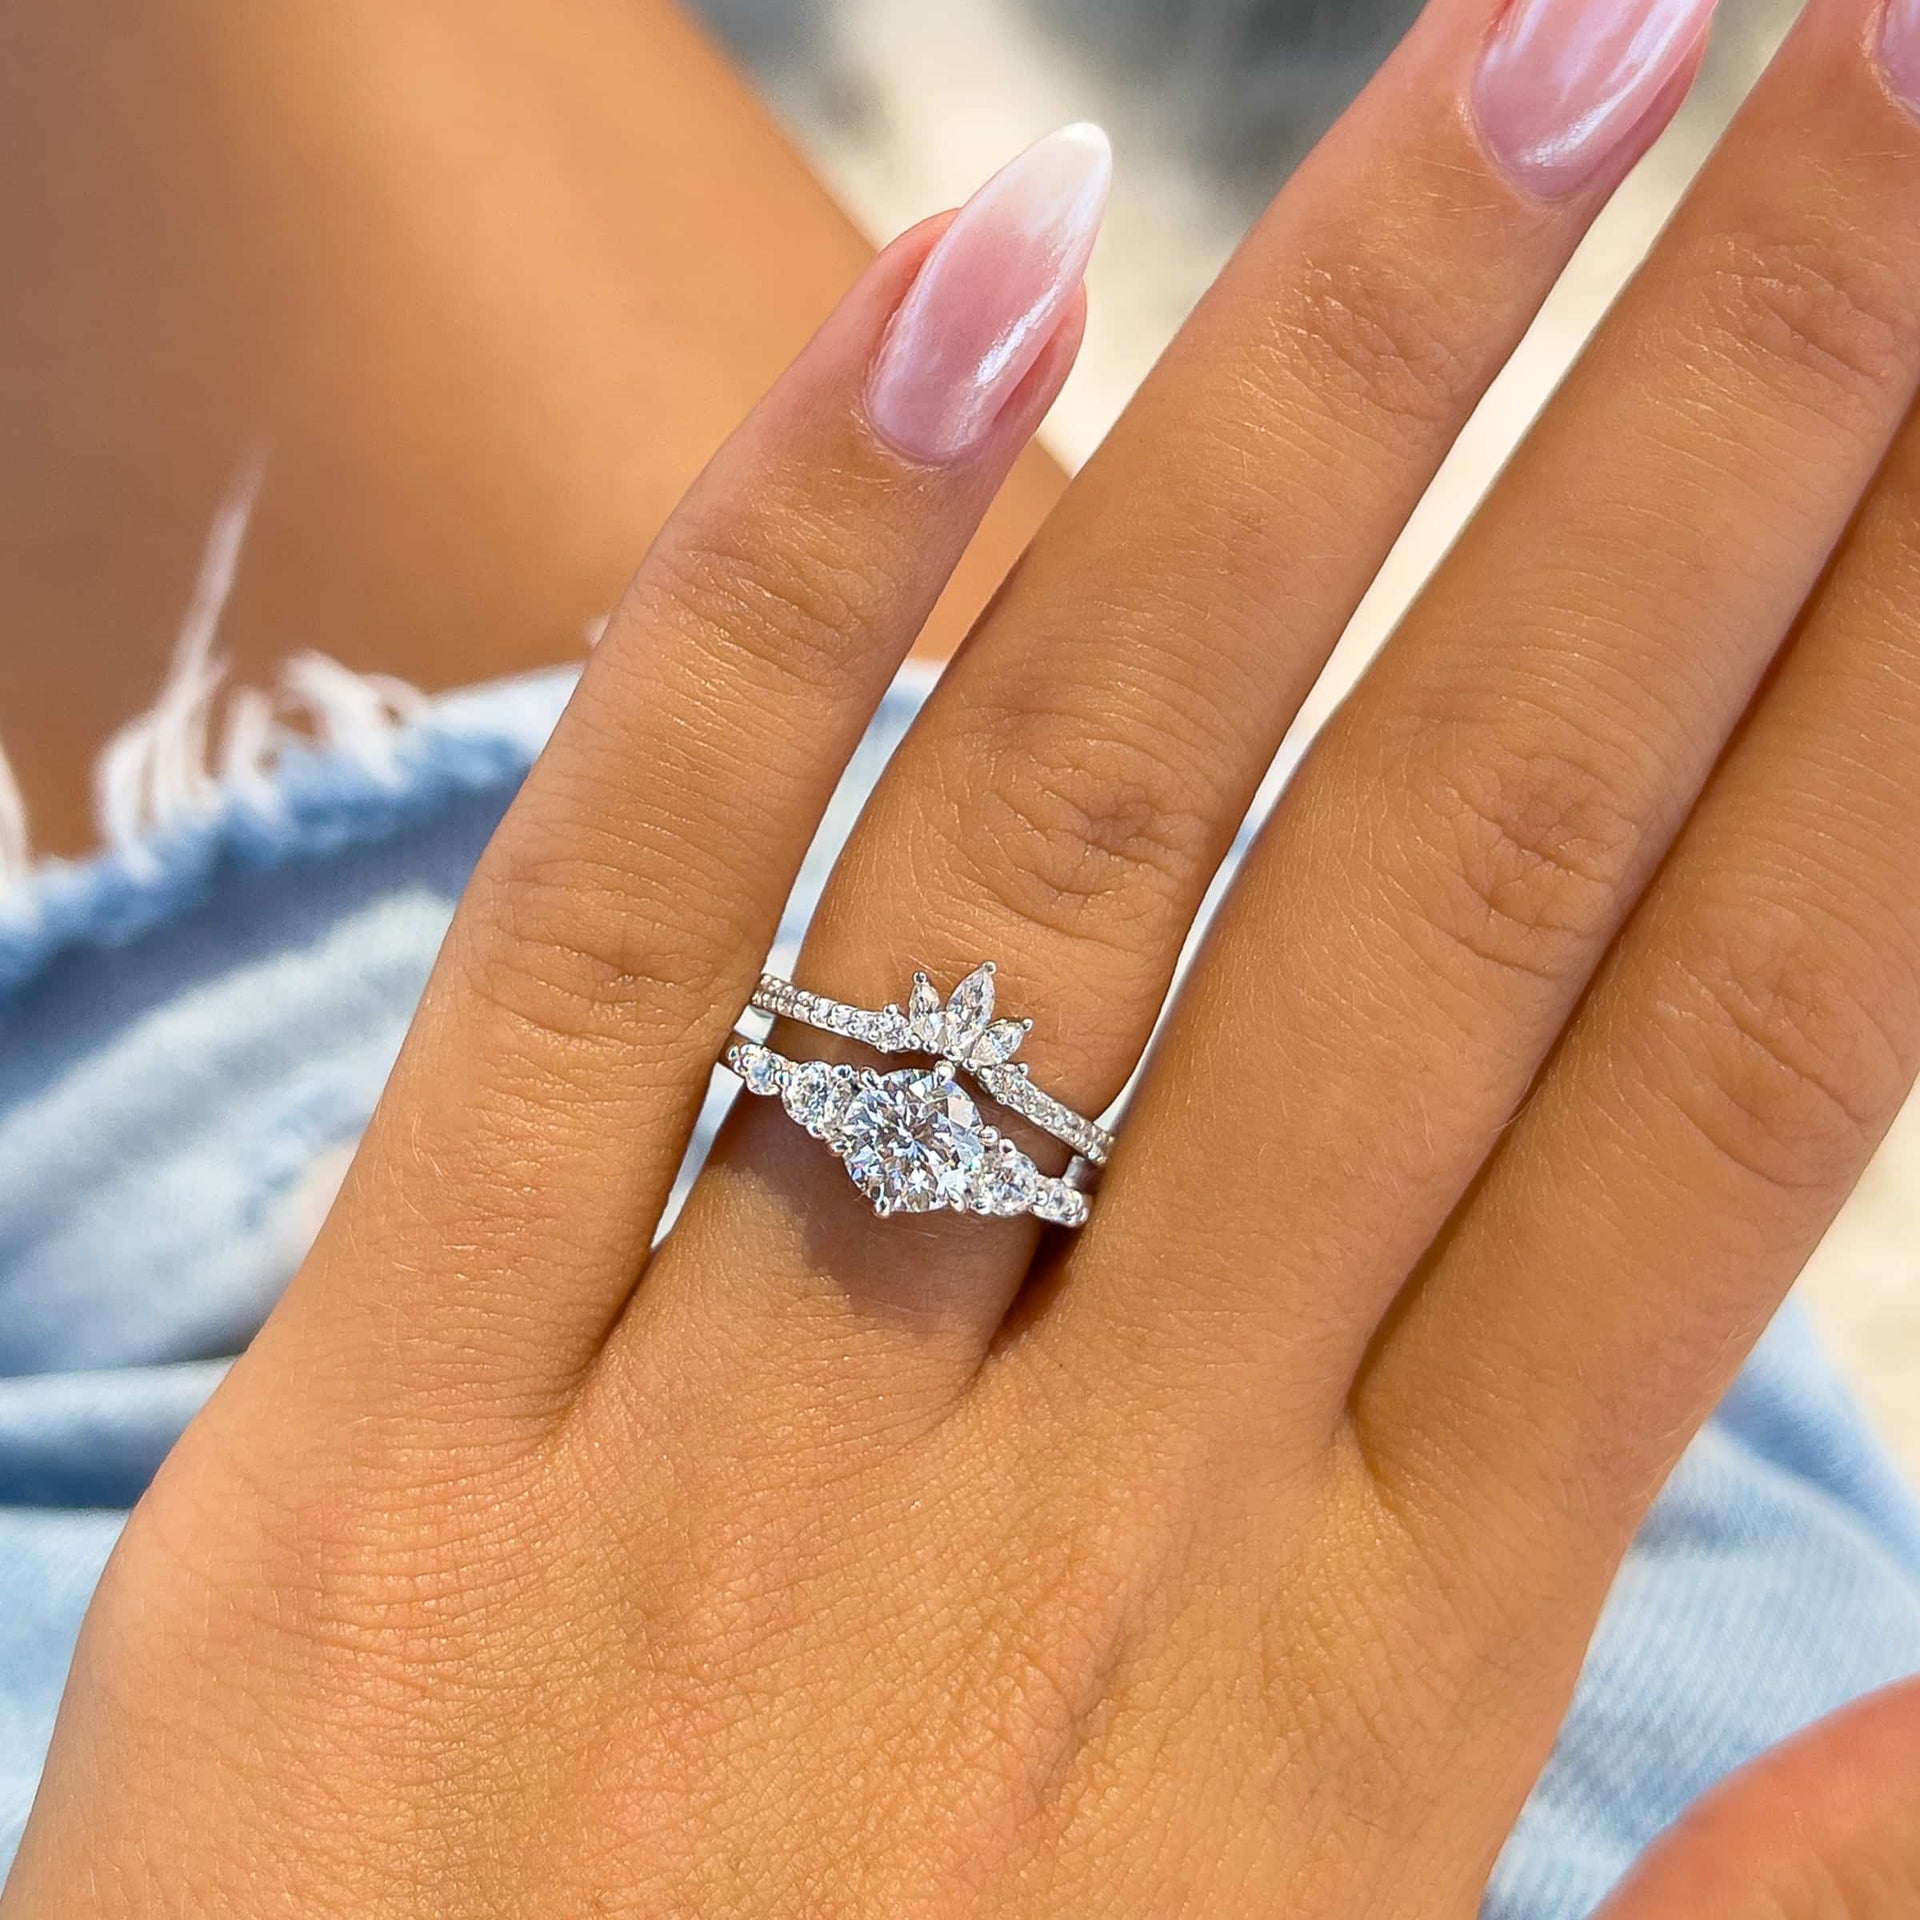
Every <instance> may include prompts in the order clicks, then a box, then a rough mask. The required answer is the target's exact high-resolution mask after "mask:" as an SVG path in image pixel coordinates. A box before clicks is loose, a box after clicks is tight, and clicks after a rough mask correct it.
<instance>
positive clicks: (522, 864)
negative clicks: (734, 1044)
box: [460, 835, 739, 1047]
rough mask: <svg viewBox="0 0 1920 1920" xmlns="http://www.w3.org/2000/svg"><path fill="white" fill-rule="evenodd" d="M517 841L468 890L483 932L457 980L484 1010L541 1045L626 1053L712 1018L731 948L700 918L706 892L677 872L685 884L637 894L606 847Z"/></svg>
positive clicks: (710, 921)
mask: <svg viewBox="0 0 1920 1920" xmlns="http://www.w3.org/2000/svg"><path fill="white" fill-rule="evenodd" d="M521 838H522V844H521V845H520V846H518V847H517V848H516V849H515V857H514V858H513V859H512V860H511V861H510V862H508V863H504V864H503V869H502V870H501V871H499V872H497V873H483V875H482V876H480V877H478V878H477V880H476V883H475V884H476V891H477V897H476V898H475V899H474V901H473V902H472V906H473V918H474V922H475V924H476V925H477V926H478V927H479V928H480V929H481V931H480V932H479V933H478V934H477V936H475V937H474V938H472V939H470V940H469V941H468V942H467V943H465V945H464V947H463V949H462V951H461V955H460V958H461V974H462V978H463V981H464V983H465V984H466V986H467V987H468V988H469V990H470V991H471V992H472V993H473V994H474V995H475V996H476V997H477V998H478V1000H479V1001H480V1002H481V1003H482V1004H483V1005H487V1006H491V1007H493V1008H494V1009H496V1010H497V1011H498V1012H500V1013H502V1014H504V1015H506V1016H507V1017H508V1018H510V1019H511V1020H513V1021H514V1022H515V1023H516V1024H517V1025H520V1026H522V1027H525V1028H528V1029H530V1030H532V1031H534V1032H536V1033H538V1034H540V1035H543V1036H545V1037H546V1038H548V1039H557V1040H562V1041H574V1042H594V1043H598V1044H607V1043H617V1044H626V1045H630V1046H636V1047H645V1046H647V1045H649V1044H651V1043H652V1042H653V1041H654V1040H655V1039H657V1037H658V1036H660V1035H663V1034H672V1033H678V1032H681V1031H684V1030H685V1029H686V1027H688V1026H689V1025H691V1024H695V1023H697V1022H699V1021H701V1020H703V1019H705V1018H707V1017H710V1015H711V1013H712V1010H713V1008H714V1007H715V1006H717V1005H719V1004H720V1002H721V1001H722V1000H723V999H724V997H725V993H724V989H726V988H728V987H730V986H731V985H732V981H733V974H734V972H735V965H734V962H735V960H736V958H737V955H738V951H739V942H738V940H737V939H736V938H735V937H734V934H733V930H732V929H730V928H725V927H722V926H719V925H717V924H716V921H717V919H718V916H717V915H716V914H715V913H714V912H713V911H712V910H708V911H706V912H704V913H703V912H702V911H701V910H700V907H699V905H698V902H700V901H701V900H703V899H707V898H710V897H711V893H710V889H709V888H708V887H707V886H706V885H705V883H704V882H703V881H701V880H700V878H699V877H698V876H696V875H693V874H691V873H686V872H684V869H682V880H683V884H680V885H678V886H662V885H659V884H658V883H657V882H656V884H654V885H651V886H648V887H646V888H644V889H642V888H638V887H636V884H635V880H634V866H635V864H637V862H635V861H633V860H626V859H621V858H619V857H618V855H617V853H616V852H615V850H613V849H610V848H608V847H606V846H604V845H599V844H596V843H595V842H593V841H591V840H588V839H585V838H584V837H581V836H573V837H571V838H570V839H569V841H568V843H566V844H562V845H547V844H545V843H544V841H543V840H542V839H541V838H539V837H538V836H532V835H522V836H521ZM669 896H671V897H672V901H673V904H672V905H671V907H669V906H668V905H667V904H666V903H667V899H668V897H669Z"/></svg>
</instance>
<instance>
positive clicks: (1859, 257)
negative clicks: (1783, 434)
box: [1701, 234, 1920, 417]
mask: <svg viewBox="0 0 1920 1920" xmlns="http://www.w3.org/2000/svg"><path fill="white" fill-rule="evenodd" d="M1701 283H1702V285H1703V287H1704V289H1705V294H1706V300H1705V305H1704V308H1703V309H1702V312H1703V315H1704V318H1703V321H1702V323H1701V325H1702V329H1703V332H1704V333H1705V335H1706V340H1705V344H1706V345H1707V347H1708V348H1709V350H1710V351H1712V352H1714V353H1715V354H1716V355H1720V356H1730V357H1733V358H1735V359H1739V360H1746V361H1751V360H1753V359H1755V358H1756V357H1758V358H1759V359H1761V360H1763V361H1764V362H1765V364H1766V368H1767V370H1768V372H1769V374H1770V375H1771V376H1772V377H1775V378H1777V377H1778V376H1779V375H1780V374H1781V372H1782V371H1784V372H1785V373H1787V374H1788V375H1789V376H1791V377H1793V378H1795V379H1797V380H1798V381H1799V382H1800V383H1802V384H1803V385H1805V386H1806V387H1807V388H1808V389H1809V397H1810V398H1811V399H1812V400H1814V401H1815V402H1816V403H1818V404H1819V405H1821V406H1824V407H1832V406H1834V405H1836V404H1837V405H1840V406H1842V407H1844V408H1846V409H1848V410H1849V411H1858V412H1862V413H1866V412H1871V413H1873V414H1874V415H1875V416H1876V417H1877V415H1878V413H1879V412H1880V411H1881V410H1882V408H1883V407H1884V405H1885V403H1886V401H1887V399H1888V398H1889V396H1891V395H1897V394H1899V393H1903V392H1904V391H1905V388H1906V385H1907V382H1908V379H1909V375H1910V369H1911V366H1912V364H1913V362H1914V359H1915V356H1916V353H1920V304H1917V303H1916V301H1915V299H1914V297H1913V295H1912V293H1911V291H1910V290H1909V289H1908V288H1907V287H1906V285H1905V284H1904V283H1903V280H1902V277H1901V276H1900V275H1899V274H1898V273H1897V272H1896V271H1894V269H1893V268H1892V267H1891V266H1890V265H1888V264H1887V263H1885V262H1882V261H1876V260H1875V259H1873V258H1872V257H1871V256H1870V255H1869V254H1867V253H1865V252H1864V251H1863V250H1862V248H1861V247H1860V245H1859V241H1858V236H1857V235H1856V236H1854V237H1852V238H1851V239H1849V238H1848V237H1847V236H1844V235H1835V236H1832V237H1830V238H1812V239H1808V238H1801V239H1797V240H1792V241H1786V240H1776V239H1770V238H1766V237H1764V236H1755V235H1750V234H1722V235H1719V236H1716V238H1715V240H1714V241H1713V243H1712V244H1711V245H1710V246H1709V248H1708V249H1707V257H1706V260H1705V263H1704V272H1703V273H1702V275H1701Z"/></svg>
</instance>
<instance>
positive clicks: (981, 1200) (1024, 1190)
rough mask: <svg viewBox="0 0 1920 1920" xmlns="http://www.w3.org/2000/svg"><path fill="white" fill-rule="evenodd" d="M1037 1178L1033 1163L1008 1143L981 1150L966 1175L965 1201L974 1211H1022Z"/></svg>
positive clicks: (1029, 1198)
mask: <svg viewBox="0 0 1920 1920" xmlns="http://www.w3.org/2000/svg"><path fill="white" fill-rule="evenodd" d="M1038 1185H1039V1181H1038V1178H1037V1176H1036V1172H1035V1169H1034V1166H1033V1163H1032V1162H1031V1161H1030V1160H1028V1159H1027V1158H1026V1157H1025V1156H1024V1155H1022V1154H1021V1153H1019V1152H1018V1151H1016V1150H1015V1149H1014V1148H1012V1147H1011V1146H1006V1145H1002V1147H1001V1148H1000V1150H999V1151H998V1152H996V1153H989V1154H983V1155H982V1156H981V1158H980V1163H979V1164H978V1165H977V1166H976V1167H975V1168H974V1169H973V1171H972V1173H971V1174H970V1175H969V1176H968V1179H967V1204H968V1205H969V1206H970V1207H971V1208H972V1209H973V1211H974V1212H975V1213H992V1214H1000V1215H1006V1216H1010V1215H1013V1214H1016V1213H1025V1212H1026V1210H1027V1207H1028V1204H1029V1202H1030V1201H1031V1200H1032V1198H1033V1195H1034V1192H1035V1189H1036V1188H1037V1187H1038Z"/></svg>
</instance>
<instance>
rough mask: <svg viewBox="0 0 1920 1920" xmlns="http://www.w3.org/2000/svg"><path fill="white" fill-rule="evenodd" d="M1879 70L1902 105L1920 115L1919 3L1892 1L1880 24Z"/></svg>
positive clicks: (1909, 0) (1914, 0) (1916, 0)
mask: <svg viewBox="0 0 1920 1920" xmlns="http://www.w3.org/2000/svg"><path fill="white" fill-rule="evenodd" d="M1880 68H1881V71H1882V72H1883V73H1885V75H1886V76H1887V85H1888V86H1889V87H1891V88H1892V89H1893V92H1894V95H1895V97H1896V98H1897V99H1898V100H1899V102H1900V104H1901V105H1902V106H1903V107H1905V108H1906V109H1907V110H1908V111H1909V112H1911V113H1920V0H1892V4H1891V5H1890V6H1889V7H1888V8H1887V17H1886V19H1885V20H1883V21H1882V22H1881V23H1880Z"/></svg>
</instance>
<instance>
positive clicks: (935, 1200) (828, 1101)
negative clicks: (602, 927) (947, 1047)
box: [727, 1041, 1087, 1227]
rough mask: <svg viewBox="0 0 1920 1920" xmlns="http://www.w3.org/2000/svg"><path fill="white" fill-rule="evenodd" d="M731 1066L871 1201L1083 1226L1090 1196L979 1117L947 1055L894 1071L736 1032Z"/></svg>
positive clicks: (914, 1209)
mask: <svg viewBox="0 0 1920 1920" xmlns="http://www.w3.org/2000/svg"><path fill="white" fill-rule="evenodd" d="M727 1065H728V1066H730V1067H731V1068H732V1069H733V1070H734V1072H735V1073H737V1074H738V1075H739V1076H740V1078H741V1080H742V1081H743V1082H744V1083H745V1085H746V1088H747V1091H748V1092H749V1093H756V1094H760V1095H762V1096H764V1097H769V1098H777V1099H779V1100H780V1102H781V1103H782V1105H784V1106H785V1108H786V1110H787V1112H788V1114H789V1115H791V1116H792V1118H793V1119H794V1120H795V1121H796V1122H797V1123H798V1124H799V1125H800V1126H802V1127H804V1128H805V1129H806V1130H807V1132H808V1133H810V1134H812V1135H813V1136H814V1138H815V1139H818V1140H824V1141H825V1142H826V1143H827V1145H828V1147H829V1148H830V1149H831V1150H832V1151H833V1153H834V1154H835V1155H837V1156H838V1158H839V1159H840V1161H841V1163H842V1165H844V1166H845V1168H846V1170H847V1177H848V1179H850V1180H851V1181H852V1182H853V1184H854V1185H855V1186H856V1187H858V1188H859V1189H860V1191H861V1192H862V1193H863V1194H865V1195H866V1197H867V1199H868V1200H869V1201H870V1202H871V1203H872V1205H873V1210H874V1211H875V1212H876V1213H878V1214H881V1215H886V1214H893V1213H935V1212H938V1211H940V1210H942V1209H947V1208H950V1209H952V1210H953V1211H955V1212H958V1213H980V1214H992V1215H998V1216H1002V1217H1007V1216H1012V1215H1014V1214H1021V1213H1033V1214H1036V1215H1037V1216H1038V1217H1039V1218H1041V1219H1042V1220H1049V1221H1053V1222H1055V1223H1056V1224H1058V1225H1060V1226H1067V1227H1077V1226H1080V1225H1082V1224H1083V1223H1084V1222H1085V1220H1086V1217H1087V1198H1086V1195H1085V1194H1084V1193H1081V1192H1080V1191H1079V1190H1078V1189H1076V1188H1074V1187H1072V1186H1069V1185H1068V1183H1067V1182H1066V1181H1064V1180H1056V1179H1053V1178H1051V1177H1050V1176H1048V1175H1047V1174H1044V1173H1042V1172H1041V1171H1040V1169H1039V1168H1038V1167H1036V1166H1035V1165H1034V1164H1033V1162H1032V1161H1031V1160H1029V1159H1028V1158H1027V1156H1026V1155H1025V1154H1024V1153H1022V1152H1021V1151H1020V1149H1019V1148H1018V1147H1016V1146H1015V1145H1014V1144H1013V1142H1012V1141H1010V1140H1006V1139H1003V1138H1002V1137H1001V1136H1000V1135H999V1134H998V1133H997V1132H995V1131H994V1129H993V1128H991V1127H989V1126H986V1125H985V1124H983V1122H982V1120H981V1117H980V1109H979V1108H978V1107H977V1106H976V1105H975V1104H974V1102H973V1101H972V1100H971V1099H970V1098H969V1097H968V1095H967V1094H966V1092H965V1091H964V1090H963V1089H962V1088H961V1087H960V1085H959V1084H958V1082H957V1081H956V1079H955V1077H954V1069H953V1065H952V1063H951V1062H950V1061H947V1060H942V1061H940V1062H938V1063H937V1064H936V1065H934V1066H931V1067H910V1068H907V1069H905V1070H904V1071H901V1072H897V1073H875V1072H873V1071H872V1070H871V1069H855V1068H852V1067H838V1066H830V1065H828V1064H827V1063H826V1062H825V1061H821V1060H788V1059H786V1058H784V1057H783V1056H782V1055H780V1054H777V1053H775V1052H774V1051H773V1050H772V1049H771V1048H769V1047H763V1046H757V1045H755V1044H753V1043H752V1042H748V1041H740V1042H737V1043H736V1044H735V1045H733V1046H732V1047H730V1048H728V1050H727Z"/></svg>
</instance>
